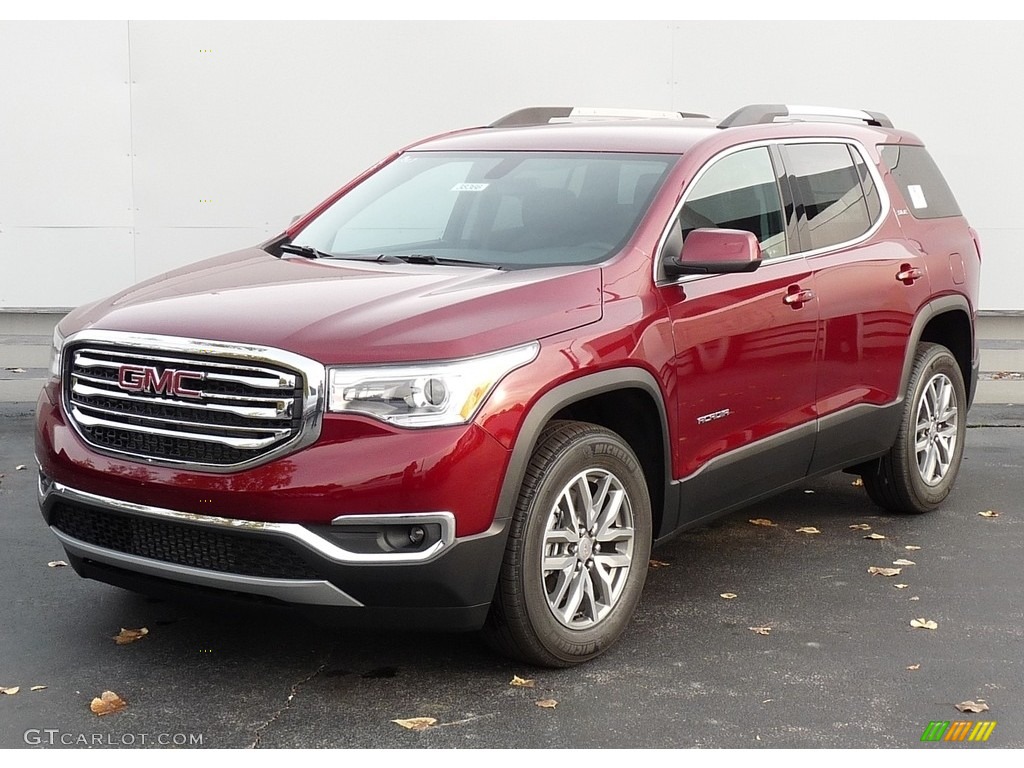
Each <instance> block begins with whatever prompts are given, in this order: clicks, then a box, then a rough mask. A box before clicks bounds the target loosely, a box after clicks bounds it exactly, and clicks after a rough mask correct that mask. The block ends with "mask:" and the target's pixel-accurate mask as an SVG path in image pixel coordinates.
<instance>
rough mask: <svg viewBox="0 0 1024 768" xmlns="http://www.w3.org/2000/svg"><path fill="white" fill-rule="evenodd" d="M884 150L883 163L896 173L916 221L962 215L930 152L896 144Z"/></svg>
mask: <svg viewBox="0 0 1024 768" xmlns="http://www.w3.org/2000/svg"><path fill="white" fill-rule="evenodd" d="M880 149H881V150H882V162H884V163H885V164H886V165H887V166H889V170H890V171H892V176H893V178H894V179H896V183H897V184H898V185H899V188H900V192H902V193H903V199H904V200H906V201H907V205H908V206H909V207H910V212H911V213H912V214H913V215H914V217H915V218H918V219H940V218H943V217H945V216H959V215H960V206H959V205H957V204H956V198H955V197H953V192H952V191H951V190H950V189H949V185H948V184H946V180H945V179H944V178H942V173H941V172H940V171H939V168H938V166H937V165H935V161H934V160H932V157H931V155H929V154H928V150H927V149H925V148H924V147H906V146H897V145H895V144H886V145H884V146H882V147H880Z"/></svg>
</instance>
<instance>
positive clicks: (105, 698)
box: [89, 691, 128, 717]
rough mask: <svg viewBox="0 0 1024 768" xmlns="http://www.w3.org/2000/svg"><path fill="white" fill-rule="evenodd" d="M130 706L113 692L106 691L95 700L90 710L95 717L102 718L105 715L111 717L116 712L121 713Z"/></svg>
mask: <svg viewBox="0 0 1024 768" xmlns="http://www.w3.org/2000/svg"><path fill="white" fill-rule="evenodd" d="M126 706H128V705H127V704H126V703H125V700H124V699H122V698H121V697H120V696H118V695H117V694H116V693H114V692H113V691H104V692H103V693H101V694H100V695H99V698H97V699H93V700H92V703H91V704H90V705H89V709H91V710H92V713H93V714H94V715H97V716H99V717H102V716H103V715H110V714H113V713H114V712H119V711H121V710H122V709H124V708H125V707H126Z"/></svg>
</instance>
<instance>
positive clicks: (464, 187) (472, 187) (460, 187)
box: [452, 181, 491, 192]
mask: <svg viewBox="0 0 1024 768" xmlns="http://www.w3.org/2000/svg"><path fill="white" fill-rule="evenodd" d="M489 186H491V185H490V184H473V183H470V182H468V181H464V182H462V183H461V184H456V185H455V186H454V187H452V192H483V191H484V190H485V189H487V188H488V187H489Z"/></svg>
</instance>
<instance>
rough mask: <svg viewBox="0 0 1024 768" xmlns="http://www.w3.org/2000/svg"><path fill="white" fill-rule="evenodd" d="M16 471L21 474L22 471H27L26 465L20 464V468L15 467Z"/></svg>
mask: <svg viewBox="0 0 1024 768" xmlns="http://www.w3.org/2000/svg"><path fill="white" fill-rule="evenodd" d="M14 469H15V471H17V472H21V471H22V470H23V469H25V465H24V464H19V465H18V466H16V467H15V468H14Z"/></svg>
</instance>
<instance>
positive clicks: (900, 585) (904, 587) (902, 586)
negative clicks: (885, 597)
mask: <svg viewBox="0 0 1024 768" xmlns="http://www.w3.org/2000/svg"><path fill="white" fill-rule="evenodd" d="M893 586H894V587H896V589H906V588H907V587H909V586H910V585H909V584H893Z"/></svg>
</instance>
